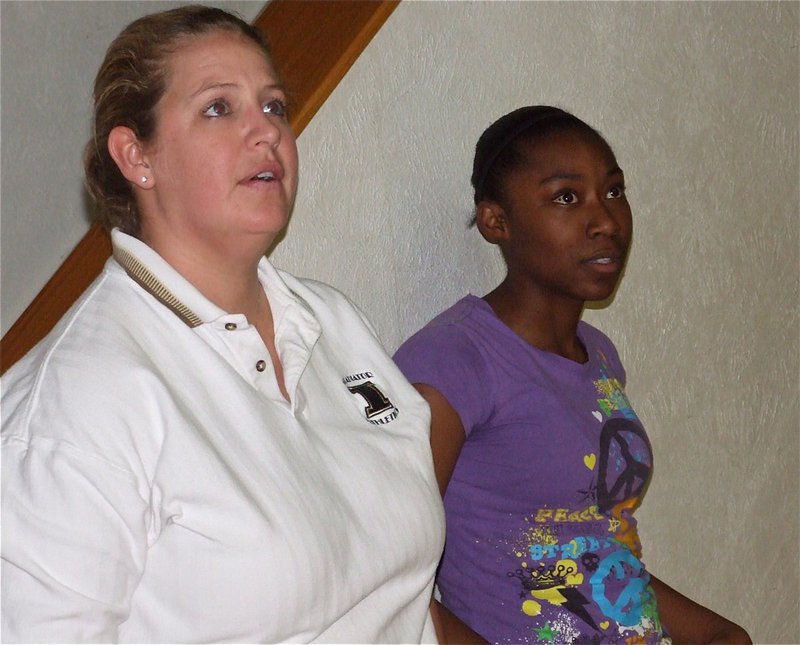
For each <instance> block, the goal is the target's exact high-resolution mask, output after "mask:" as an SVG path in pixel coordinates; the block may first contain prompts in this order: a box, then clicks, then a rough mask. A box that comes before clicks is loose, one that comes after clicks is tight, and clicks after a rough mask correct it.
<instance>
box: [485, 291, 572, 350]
mask: <svg viewBox="0 0 800 645" xmlns="http://www.w3.org/2000/svg"><path fill="white" fill-rule="evenodd" d="M484 300H486V302H487V303H488V304H489V306H490V307H491V308H492V309H493V310H494V312H495V314H496V315H497V317H498V318H500V320H502V321H503V322H504V323H505V324H506V325H507V326H508V327H509V328H510V329H511V330H512V331H513V332H514V333H516V334H517V335H518V336H519V337H520V338H522V339H523V340H524V341H525V342H527V343H528V344H530V345H532V346H534V347H536V348H537V349H541V350H543V351H545V352H550V353H553V354H558V355H559V356H563V357H564V358H567V359H569V360H572V361H575V362H578V363H585V362H586V360H587V356H586V350H585V348H584V347H583V343H581V341H580V339H579V338H578V322H579V321H580V319H581V313H582V312H583V304H584V303H583V302H580V301H576V300H571V299H564V298H561V299H559V298H554V297H552V295H550V296H548V297H545V296H544V295H543V294H542V292H541V290H540V289H535V288H526V287H525V286H524V285H519V284H515V283H514V282H513V281H512V280H511V279H509V278H508V277H506V279H505V280H504V281H503V282H502V283H501V284H500V285H499V286H498V287H497V288H496V289H495V290H494V291H492V292H491V293H489V294H487V295H486V296H484Z"/></svg>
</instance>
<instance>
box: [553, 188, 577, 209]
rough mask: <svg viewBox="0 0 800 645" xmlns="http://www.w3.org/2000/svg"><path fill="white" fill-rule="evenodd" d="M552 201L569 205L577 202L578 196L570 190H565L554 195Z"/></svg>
mask: <svg viewBox="0 0 800 645" xmlns="http://www.w3.org/2000/svg"><path fill="white" fill-rule="evenodd" d="M553 201H554V202H555V203H556V204H563V205H564V206H571V205H572V204H577V203H578V196H577V195H576V194H575V193H574V192H573V191H571V190H565V191H563V192H561V193H559V194H558V195H556V197H555V199H553Z"/></svg>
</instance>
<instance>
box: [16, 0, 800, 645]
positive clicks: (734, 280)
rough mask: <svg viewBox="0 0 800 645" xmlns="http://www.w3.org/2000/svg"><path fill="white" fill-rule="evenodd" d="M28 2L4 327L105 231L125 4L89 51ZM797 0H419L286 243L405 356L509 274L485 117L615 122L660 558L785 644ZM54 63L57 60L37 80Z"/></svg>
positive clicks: (604, 127)
mask: <svg viewBox="0 0 800 645" xmlns="http://www.w3.org/2000/svg"><path fill="white" fill-rule="evenodd" d="M14 4H16V3H10V2H7V1H3V2H0V10H2V22H3V27H2V29H3V33H2V36H3V43H2V47H3V49H2V59H3V60H2V65H3V69H2V72H3V78H2V95H3V98H2V101H3V103H2V136H3V150H2V155H3V157H2V164H3V165H2V170H3V179H2V181H3V188H2V197H3V204H2V206H3V221H2V233H3V247H2V252H3V256H2V269H3V273H4V275H3V285H2V286H3V310H2V311H3V317H4V320H3V330H5V329H7V327H8V326H9V325H10V323H11V322H13V320H14V319H15V318H16V316H17V315H18V314H19V313H20V312H21V311H22V309H23V308H24V306H26V305H27V304H28V301H29V300H30V298H31V297H32V296H33V295H34V294H35V293H36V292H37V291H38V289H39V288H40V287H41V285H42V284H43V283H44V282H45V280H46V279H47V278H48V277H49V276H50V275H51V274H52V272H53V270H54V269H55V268H56V266H57V265H58V263H59V262H60V259H62V258H63V256H64V255H66V253H67V252H68V251H69V250H70V249H71V248H72V246H73V245H74V244H75V242H77V240H78V239H79V238H80V235H82V233H83V231H85V228H86V224H85V223H84V222H85V220H84V219H83V218H84V217H85V216H84V215H83V208H82V202H81V193H80V161H79V157H80V154H79V153H80V148H81V147H82V145H83V141H84V139H85V137H86V132H87V130H86V126H85V123H86V122H87V121H88V107H87V105H88V97H89V86H90V79H89V77H90V76H91V75H92V73H93V70H94V68H95V67H96V64H97V63H98V62H99V60H100V57H101V56H102V50H103V47H104V46H105V43H106V42H107V40H108V38H110V36H111V35H112V34H113V33H114V32H116V31H117V30H118V29H119V28H120V27H121V26H122V25H123V24H124V23H125V22H126V21H127V20H128V14H126V16H125V17H124V18H123V17H122V16H117V17H115V18H113V19H109V22H104V23H103V25H104V27H103V29H104V30H105V32H104V34H105V35H103V36H102V37H100V36H97V37H96V38H94V36H93V40H96V41H102V42H98V43H96V45H97V47H95V45H92V47H95V50H94V51H95V53H94V54H92V55H91V56H89V57H87V58H84V57H83V56H84V53H83V48H84V47H85V46H86V42H87V39H88V38H89V36H90V35H96V34H95V29H94V28H93V25H97V24H98V23H97V22H94V21H97V20H100V17H98V16H99V14H98V15H95V12H93V11H87V12H86V13H85V14H81V15H83V16H84V17H83V18H82V19H80V20H77V21H76V22H75V23H70V24H72V25H73V26H72V27H70V28H69V29H71V31H68V30H67V27H66V25H65V24H62V22H61V21H64V20H67V18H69V17H70V16H64V17H63V18H61V19H59V20H60V21H59V20H55V21H54V20H53V19H52V15H53V13H52V12H51V11H47V12H44V13H45V14H46V15H50V18H49V19H48V18H46V16H43V18H42V19H44V20H46V22H47V24H46V26H45V27H42V28H41V29H42V31H36V29H38V27H36V25H35V24H30V23H36V22H37V21H36V20H34V19H33V18H34V17H33V15H32V14H31V13H30V10H25V8H24V7H21V8H19V7H17V8H14V9H13V11H11V10H9V7H10V6H13V5H14ZM24 4H26V5H28V4H32V3H24ZM36 4H40V3H36ZM56 4H58V3H56ZM83 4H84V3H79V5H83ZM106 4H121V5H122V6H123V7H125V8H124V9H120V8H119V7H118V8H117V11H123V12H129V14H130V17H134V16H135V15H139V13H141V12H142V11H144V9H142V8H141V4H140V5H139V6H138V7H135V6H133V3H106ZM167 4H173V3H167ZM236 4H242V3H236ZM48 6H49V8H50V9H53V5H51V4H49V3H48ZM128 7H130V9H129V8H128ZM153 7H155V3H147V7H146V9H147V10H150V9H151V8H153ZM106 9H107V10H109V11H114V9H111V8H107V7H104V9H103V11H102V12H101V13H102V14H104V13H105V10H106ZM799 9H800V4H798V3H797V2H783V3H777V2H774V3H773V2H767V3H755V2H748V3H738V2H733V3H726V2H710V3H706V2H693V3H649V2H647V3H644V2H642V3H637V2H634V3H630V2H628V3H579V2H576V3H572V2H548V3H538V2H536V3H513V2H504V3H493V2H486V3H479V2H471V3H455V2H449V3H448V2H431V3H424V2H411V1H410V0H405V1H404V2H403V3H401V5H400V6H399V8H398V9H397V10H396V11H395V13H394V14H392V16H391V18H390V19H389V21H388V22H387V24H386V25H385V27H384V28H383V29H382V30H381V31H380V32H379V34H378V35H377V37H376V38H375V40H374V41H373V42H372V43H371V44H370V46H369V47H368V49H367V51H366V52H365V53H364V55H362V57H361V58H360V59H359V60H358V61H357V62H356V64H355V66H354V67H353V69H352V70H351V71H350V73H349V74H348V75H347V77H346V78H345V80H344V81H343V82H342V83H341V84H340V86H339V87H338V88H337V90H336V91H335V93H334V94H333V96H332V97H331V99H330V100H329V101H328V102H327V103H326V104H325V106H323V108H322V110H321V112H320V113H319V114H318V116H317V117H316V118H315V119H314V121H313V122H312V123H311V125H310V126H309V127H308V129H307V130H306V131H305V133H304V134H303V136H302V137H301V139H300V150H301V159H302V161H301V164H302V168H301V171H302V172H301V174H302V178H301V191H300V195H299V198H298V205H297V209H296V212H295V215H294V218H293V221H292V224H291V225H290V228H289V233H288V236H287V238H286V240H285V241H284V242H283V243H282V244H281V245H280V246H278V248H277V250H276V251H275V253H274V254H273V259H274V261H275V262H276V264H278V265H280V266H283V267H285V268H287V269H289V270H291V271H293V272H294V273H296V274H298V275H304V276H310V277H315V278H317V279H321V280H325V281H327V282H329V283H332V284H334V285H335V286H337V287H339V288H340V289H342V290H343V291H345V292H346V293H347V294H348V295H350V297H351V298H352V299H353V300H354V301H355V302H357V303H358V304H359V305H360V306H361V307H362V308H363V309H364V310H365V311H366V313H367V314H368V315H369V317H370V318H371V319H372V321H373V322H374V323H375V326H376V328H377V330H378V332H379V334H380V336H381V337H382V339H383V340H384V342H385V344H386V346H387V348H388V349H390V350H392V349H394V348H395V347H396V346H397V345H398V344H399V343H400V342H401V341H402V340H403V339H404V338H405V337H406V336H408V335H409V334H410V333H411V332H412V331H414V330H415V329H416V328H418V327H419V326H421V325H422V324H423V323H424V322H426V321H427V320H428V319H429V318H430V317H431V316H432V315H433V314H434V313H436V312H437V311H439V310H441V309H443V308H444V307H446V306H448V305H450V304H451V303H452V302H454V301H455V300H456V299H457V298H459V297H460V296H461V295H463V293H465V292H466V291H471V292H473V293H476V294H479V295H480V294H483V293H485V292H486V291H488V290H489V289H491V288H492V287H493V286H494V285H495V283H496V282H497V281H498V280H499V279H500V278H501V276H502V265H501V263H500V260H499V258H498V257H497V255H496V254H495V252H494V249H492V248H490V247H489V246H488V245H487V244H485V243H484V242H482V240H480V238H479V236H478V234H477V233H476V232H475V231H473V230H468V229H467V228H466V222H467V220H468V218H469V216H470V206H471V198H470V190H469V173H470V167H471V155H472V148H473V146H474V143H475V140H476V139H477V137H478V135H479V134H480V133H481V131H482V130H483V129H484V128H485V127H486V126H487V125H488V124H489V123H491V122H492V121H493V120H494V119H495V118H496V117H498V116H499V115H501V114H503V113H504V112H506V111H508V110H510V109H513V108H515V107H518V106H519V105H523V104H531V103H551V104H556V105H560V106H562V107H565V108H567V109H570V110H572V111H574V112H575V113H577V114H578V115H579V116H581V117H583V118H584V119H586V120H587V121H589V122H590V123H592V124H594V125H596V126H598V127H599V129H600V130H601V131H602V132H603V133H604V134H606V136H607V137H608V139H609V140H610V142H611V143H612V145H614V147H615V149H616V152H617V155H618V157H619V160H620V163H621V164H622V165H623V167H624V168H625V171H626V178H627V181H628V183H629V185H630V191H629V195H630V200H631V203H632V205H633V209H634V217H635V241H634V246H633V250H632V253H631V257H630V260H629V264H628V269H627V275H626V277H625V279H624V280H623V283H622V286H621V287H620V290H619V293H618V294H617V297H616V300H615V302H614V304H613V305H612V306H611V307H609V308H607V309H603V310H598V311H590V312H587V318H588V319H589V320H591V321H592V322H593V323H595V324H597V325H598V326H600V327H601V328H602V329H604V330H605V331H606V332H607V333H608V334H609V335H610V336H611V337H612V338H613V339H614V340H615V341H616V342H617V345H618V347H619V349H620V353H621V355H622V357H623V360H624V361H625V362H626V365H627V368H628V375H629V387H628V393H629V395H630V397H631V399H632V401H633V403H634V405H635V406H636V407H637V409H638V411H639V413H640V416H641V417H642V418H643V420H644V422H645V424H646V425H647V427H648V430H649V432H650V436H651V439H652V441H653V445H654V450H655V453H656V474H655V480H654V483H653V484H652V486H651V488H650V491H649V493H648V496H647V499H646V500H645V504H644V506H643V508H642V509H641V510H640V512H639V518H640V530H641V533H642V539H643V542H644V549H645V558H646V560H647V562H648V565H649V566H650V567H651V569H652V570H653V571H654V572H655V573H656V574H657V575H660V576H661V577H662V578H663V579H665V580H666V581H667V582H670V583H672V584H673V585H674V586H676V587H677V588H678V589H680V590H682V591H684V592H686V593H688V594H689V595H692V596H693V597H695V598H696V599H698V600H700V601H702V602H704V603H706V604H708V605H709V606H711V607H713V608H715V609H717V610H718V611H721V612H723V613H725V614H728V615H730V616H731V617H732V618H734V619H736V620H737V621H739V622H741V623H742V624H743V625H745V626H746V627H747V628H748V629H749V630H750V632H751V634H752V635H753V637H754V638H755V640H756V641H757V642H768V643H790V642H800V624H799V621H800V618H798V614H799V613H800V606H799V605H798V602H799V601H798V599H799V598H800V558H798V552H799V547H800V527H799V526H798V524H799V523H800V507H799V506H798V502H799V500H800V498H799V497H798V484H800V470H799V469H798V460H800V432H799V430H800V427H799V426H800V406H799V404H798V398H799V397H798V394H799V393H800V373H799V370H798V364H800V319H799V318H800V317H799V315H798V305H799V304H800V291H799V286H798V278H799V276H800V239H799V229H800V221H799V211H800V203H799V202H800V195H799V194H798V191H799V189H798V176H799V175H800V164H799V163H798V130H799V127H798V120H799V119H800V105H799V103H800V99H799V97H800V82H799V81H798V79H799V78H800V65H798V31H799V29H800V11H799ZM73 10H74V11H79V10H80V9H79V8H75V9H71V10H70V12H67V13H68V14H70V15H71V11H73ZM98 11H99V9H98ZM252 15H255V11H254V12H253V13H252ZM7 16H11V17H13V18H14V22H13V23H12V24H11V25H9V24H7V22H6V18H7ZM246 17H247V16H246ZM23 27H25V28H27V29H28V30H29V31H28V32H24V31H22V32H21V31H20V29H22V28H23ZM97 29H99V27H98V28H97ZM21 33H28V34H30V35H29V36H27V37H24V36H20V35H19V34H21ZM15 34H16V35H17V37H16V38H14V36H15ZM33 37H36V38H37V39H38V42H31V43H29V42H27V39H29V38H33ZM54 38H55V39H57V40H58V41H60V42H61V45H59V46H57V47H56V48H55V49H54V50H53V49H51V46H50V44H49V40H50V39H54ZM10 40H11V41H12V42H9V41H10ZM12 45H13V47H12ZM79 45H80V49H79V48H78V46H79ZM17 47H19V48H20V50H19V51H18V52H16V53H14V52H12V49H16V48H17ZM53 52H60V54H56V53H53ZM65 55H66V56H67V57H69V56H73V57H74V58H73V60H72V61H67V62H66V63H65V62H64V61H63V60H60V59H59V58H58V57H59V56H62V57H63V56H65ZM43 61H44V62H43ZM76 61H77V62H76ZM42 65H45V66H53V67H54V68H57V70H60V71H53V70H51V71H50V74H51V77H52V78H51V80H50V81H48V78H47V77H46V76H45V79H44V80H42V81H40V82H39V84H38V85H27V84H26V77H27V75H28V74H34V73H35V72H36V70H37V67H38V66H42ZM58 65H65V66H64V67H57V66H58ZM76 70H77V71H76ZM87 70H91V71H87ZM12 72H13V73H14V74H15V76H14V77H12V79H11V80H10V79H9V74H10V73H12ZM79 83H83V84H85V85H81V86H80V87H84V86H85V90H83V89H82V90H80V91H79V92H77V93H73V94H70V96H69V98H68V100H65V99H64V98H63V97H62V96H61V95H60V94H53V93H52V92H54V91H55V90H54V87H58V88H62V89H63V87H64V86H78V84H79ZM12 91H13V92H16V93H17V94H16V95H17V97H18V98H17V99H16V102H15V103H13V104H9V103H7V101H8V92H12ZM59 91H60V90H59ZM8 105H12V107H7V106H8ZM84 115H85V116H84ZM12 117H13V120H12V121H11V123H9V120H11V119H12ZM54 123H55V125H54ZM23 127H26V128H27V130H26V134H24V135H22V134H17V133H16V130H17V128H23ZM78 129H81V130H80V133H79V136H75V137H74V139H73V138H72V137H73V135H74V132H73V131H75V130H78ZM43 132H44V133H47V135H46V136H44V137H43V136H42V133H43ZM12 140H13V141H15V142H17V143H15V144H14V146H15V147H14V148H10V145H11V143H10V141H12ZM67 143H68V145H67ZM28 146H29V147H30V148H31V151H30V152H28V151H26V149H25V148H26V147H28ZM12 164H13V167H12ZM17 165H19V168H17V167H16V166H17ZM7 180H8V181H7ZM12 180H13V181H12ZM40 193H41V194H40ZM48 200H49V201H48ZM9 204H12V205H13V208H12V207H11V206H10V205H9ZM10 218H13V228H12V227H11V226H9V223H8V220H9V219H10ZM20 220H21V221H20ZM68 220H69V222H70V224H66V223H65V222H67V221H68ZM73 220H75V221H76V222H77V224H75V223H73ZM7 231H11V232H12V233H13V237H12V236H10V235H9V236H8V237H11V240H7ZM7 242H8V243H7ZM12 252H13V254H12ZM7 295H8V298H7ZM11 296H13V299H12V298H11ZM7 300H8V301H9V302H8V304H7ZM12 300H13V302H12ZM9 318H10V319H9Z"/></svg>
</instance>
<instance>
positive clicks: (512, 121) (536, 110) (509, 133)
mask: <svg viewBox="0 0 800 645" xmlns="http://www.w3.org/2000/svg"><path fill="white" fill-rule="evenodd" d="M564 118H566V119H569V120H574V121H575V122H576V124H577V123H580V124H582V123H583V122H582V121H581V120H580V119H578V118H577V117H575V116H573V115H571V114H570V113H569V112H565V111H564V110H561V109H559V108H556V107H551V106H549V105H529V106H526V107H521V108H518V109H516V110H514V111H513V112H509V113H508V114H506V115H505V116H501V117H500V118H499V119H497V121H495V122H494V123H492V125H490V126H489V127H488V128H486V130H485V131H484V132H483V134H482V135H481V137H480V139H478V143H477V145H476V146H475V160H474V165H473V170H472V185H473V186H474V188H475V203H476V204H477V203H478V202H479V201H481V200H482V199H483V190H484V188H483V187H484V184H485V183H486V178H487V177H488V176H489V172H490V171H491V170H492V167H493V166H494V164H495V162H496V161H497V158H498V157H499V156H500V155H501V154H502V153H503V151H504V150H505V149H506V148H508V146H509V145H510V144H511V143H512V142H513V141H514V139H516V138H517V137H518V136H519V135H521V134H522V133H523V132H525V131H526V130H528V129H529V128H532V127H534V126H537V125H541V124H542V123H544V122H545V121H548V120H551V119H564ZM584 125H585V124H584ZM587 127H588V126H587ZM494 138H497V140H496V141H495V142H494V144H493V145H492V143H491V142H492V139H494ZM489 146H490V147H489ZM485 147H488V152H486V154H485V155H483V154H481V153H482V152H483V150H482V148H485ZM479 156H482V157H484V160H483V161H482V162H481V160H480V159H479ZM479 163H480V168H478V167H477V164H479Z"/></svg>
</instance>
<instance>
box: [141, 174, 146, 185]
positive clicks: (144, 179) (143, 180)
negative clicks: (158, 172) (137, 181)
mask: <svg viewBox="0 0 800 645" xmlns="http://www.w3.org/2000/svg"><path fill="white" fill-rule="evenodd" d="M142 183H143V184H146V183H147V177H145V176H144V175H142Z"/></svg>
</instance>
